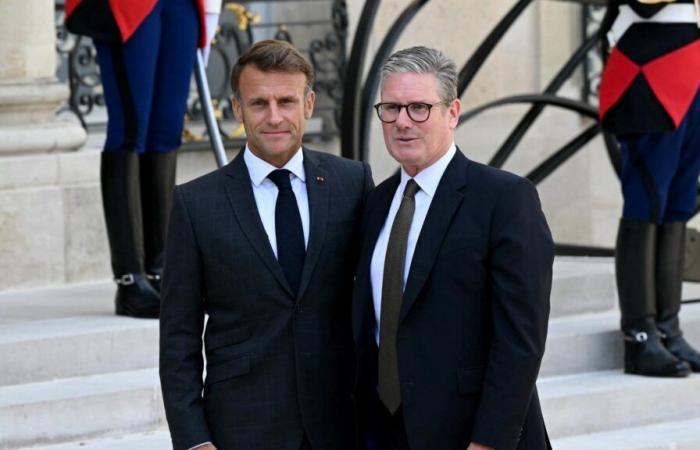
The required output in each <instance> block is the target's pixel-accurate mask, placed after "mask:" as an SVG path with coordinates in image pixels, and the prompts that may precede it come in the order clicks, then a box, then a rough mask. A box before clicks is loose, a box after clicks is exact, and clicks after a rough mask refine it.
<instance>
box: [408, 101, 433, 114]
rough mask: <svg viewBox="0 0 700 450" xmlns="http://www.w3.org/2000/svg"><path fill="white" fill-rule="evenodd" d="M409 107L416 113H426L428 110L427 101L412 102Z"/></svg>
mask: <svg viewBox="0 0 700 450" xmlns="http://www.w3.org/2000/svg"><path fill="white" fill-rule="evenodd" d="M408 107H409V108H411V112H415V113H424V112H426V111H427V110H428V105H427V104H425V103H411V104H410V105H408Z"/></svg>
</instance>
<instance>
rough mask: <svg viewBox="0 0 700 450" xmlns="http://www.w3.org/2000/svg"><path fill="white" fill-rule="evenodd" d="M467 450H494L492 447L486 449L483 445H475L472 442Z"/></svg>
mask: <svg viewBox="0 0 700 450" xmlns="http://www.w3.org/2000/svg"><path fill="white" fill-rule="evenodd" d="M467 450H496V449H495V448H493V447H487V446H485V445H481V444H477V443H476V442H472V443H471V444H469V447H467Z"/></svg>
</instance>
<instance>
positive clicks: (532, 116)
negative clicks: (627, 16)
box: [489, 32, 598, 167]
mask: <svg viewBox="0 0 700 450" xmlns="http://www.w3.org/2000/svg"><path fill="white" fill-rule="evenodd" d="M597 43H598V32H596V33H595V34H593V35H592V36H590V37H588V38H587V39H586V40H585V41H584V42H583V43H582V44H581V46H579V48H578V49H576V51H575V52H574V54H573V55H571V58H569V60H568V61H567V62H566V63H565V64H564V66H563V67H562V68H561V69H560V70H559V72H558V73H557V74H556V76H555V77H554V78H553V79H552V81H551V82H550V83H549V85H548V86H547V87H546V88H545V90H544V92H543V93H544V94H555V93H556V92H557V91H559V89H560V88H561V87H562V85H563V84H564V82H566V80H568V79H569V78H571V75H572V74H573V73H574V70H576V68H577V67H578V66H579V64H581V62H583V60H584V59H585V58H586V55H587V54H588V52H589V51H591V50H592V49H593V48H594V47H595V46H596V44H597ZM544 108H545V105H543V104H537V105H534V106H533V107H532V108H530V110H529V111H528V112H527V113H526V114H525V115H524V116H523V118H522V119H521V120H520V122H519V123H518V124H517V125H516V127H515V128H514V129H513V131H511V133H510V135H509V136H508V137H507V138H506V140H505V141H504V142H503V144H502V145H501V147H500V148H499V149H498V150H497V151H496V153H495V154H494V156H493V157H492V158H491V161H489V165H490V166H494V167H502V166H503V164H505V162H506V160H507V159H508V158H509V157H510V155H512V154H513V151H514V150H515V147H516V146H517V145H518V144H519V143H520V141H522V139H523V137H525V133H527V132H528V130H529V129H530V128H531V127H532V125H533V124H534V123H535V120H537V118H538V117H539V116H540V114H541V113H542V111H544Z"/></svg>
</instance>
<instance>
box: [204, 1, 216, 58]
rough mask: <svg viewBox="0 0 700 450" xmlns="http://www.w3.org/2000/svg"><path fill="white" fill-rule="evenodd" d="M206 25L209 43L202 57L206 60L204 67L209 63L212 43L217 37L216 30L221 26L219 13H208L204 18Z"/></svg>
mask: <svg viewBox="0 0 700 450" xmlns="http://www.w3.org/2000/svg"><path fill="white" fill-rule="evenodd" d="M204 24H205V26H206V32H207V43H206V45H205V46H204V48H203V49H202V57H203V58H204V65H205V66H206V65H207V62H209V53H210V50H211V41H212V39H214V35H216V29H217V27H218V26H219V13H210V12H208V13H206V14H205V16H204Z"/></svg>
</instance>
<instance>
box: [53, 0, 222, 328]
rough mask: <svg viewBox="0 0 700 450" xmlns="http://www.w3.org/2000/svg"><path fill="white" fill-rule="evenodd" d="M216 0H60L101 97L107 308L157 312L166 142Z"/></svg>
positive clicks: (177, 125)
mask: <svg viewBox="0 0 700 450" xmlns="http://www.w3.org/2000/svg"><path fill="white" fill-rule="evenodd" d="M220 8H221V0H120V1H116V2H115V1H107V0H67V1H66V5H65V13H66V26H67V27H68V29H69V30H70V31H72V32H73V33H76V34H82V35H86V36H90V37H91V38H92V39H93V43H94V44H95V48H96V49H97V58H98V64H99V67H100V75H101V78H102V86H103V89H104V98H105V103H106V105H107V114H108V122H107V138H106V142H105V144H104V151H103V153H102V160H101V170H100V172H101V173H100V179H101V184H102V202H103V207H104V213H105V222H106V225H107V235H108V238H109V247H110V253H111V260H112V271H113V273H114V280H115V282H116V283H117V294H116V299H115V302H116V312H117V314H119V315H127V316H133V317H158V314H159V308H160V277H161V274H162V270H163V247H164V242H165V230H166V222H167V217H168V211H169V209H170V204H171V195H172V190H173V186H174V184H175V166H176V153H175V150H177V148H178V147H179V146H180V142H181V141H180V136H181V134H182V126H183V121H184V115H185V110H186V102H187V96H188V94H189V89H190V78H191V76H192V70H193V69H194V64H195V55H196V54H195V52H196V49H197V47H200V48H205V49H208V44H209V42H210V41H211V38H212V37H213V34H214V32H215V28H216V24H217V21H218V16H219V11H220Z"/></svg>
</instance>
